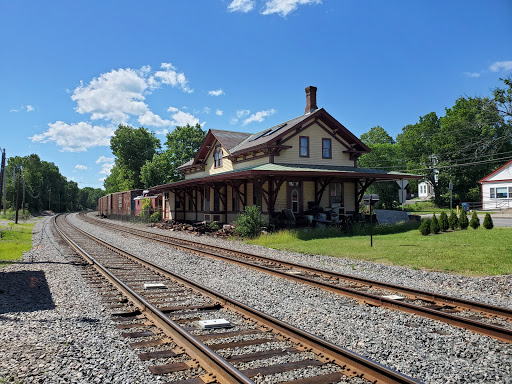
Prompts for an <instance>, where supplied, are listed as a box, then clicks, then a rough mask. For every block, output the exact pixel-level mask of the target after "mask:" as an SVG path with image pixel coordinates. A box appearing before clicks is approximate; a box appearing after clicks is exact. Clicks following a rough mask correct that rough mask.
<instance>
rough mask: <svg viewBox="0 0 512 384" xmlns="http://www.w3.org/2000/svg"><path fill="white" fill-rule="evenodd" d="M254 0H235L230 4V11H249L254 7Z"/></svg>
mask: <svg viewBox="0 0 512 384" xmlns="http://www.w3.org/2000/svg"><path fill="white" fill-rule="evenodd" d="M254 4H255V2H254V0H233V1H232V2H231V3H230V4H229V5H228V10H229V12H242V13H247V12H249V11H251V10H252V9H253V8H254Z"/></svg>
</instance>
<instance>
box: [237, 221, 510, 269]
mask: <svg viewBox="0 0 512 384" xmlns="http://www.w3.org/2000/svg"><path fill="white" fill-rule="evenodd" d="M511 239H512V228H504V227H503V228H496V227H495V228H493V229H491V230H487V229H484V228H482V227H480V228H478V229H476V230H475V229H471V228H469V229H467V230H464V231H462V230H456V231H453V232H451V231H450V232H444V233H440V234H437V235H429V236H421V234H420V233H419V231H418V230H409V231H405V232H401V233H391V234H377V235H374V236H373V247H370V236H368V235H363V236H342V235H340V234H339V233H338V234H336V233H335V232H334V231H332V233H331V234H330V236H329V234H328V233H327V232H325V231H324V232H320V233H319V234H318V235H316V236H315V235H314V231H310V232H309V234H308V232H307V231H301V230H285V231H279V232H276V233H272V234H268V235H262V236H260V237H258V238H256V239H252V240H251V239H249V240H246V242H247V243H249V244H257V245H261V246H265V247H268V248H273V249H281V250H287V251H293V252H300V253H305V254H313V255H326V256H334V257H343V258H348V259H356V260H366V261H372V262H377V263H384V264H394V265H401V266H406V267H410V268H413V269H422V270H429V271H440V272H449V273H455V274H462V275H467V276H486V275H504V274H511V273H512V241H511Z"/></svg>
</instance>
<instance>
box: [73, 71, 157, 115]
mask: <svg viewBox="0 0 512 384" xmlns="http://www.w3.org/2000/svg"><path fill="white" fill-rule="evenodd" d="M147 88H148V83H147V81H146V79H145V78H144V77H143V74H142V73H141V72H140V71H135V70H133V69H130V68H128V69H119V70H117V71H116V70H112V71H110V72H107V73H104V74H102V75H101V76H100V77H98V78H94V79H92V80H91V82H90V83H89V84H88V85H84V84H83V83H81V84H80V86H78V87H77V88H76V89H75V90H74V91H73V95H71V100H73V101H76V103H77V106H76V108H75V111H77V112H78V113H81V114H84V113H90V114H91V119H93V120H97V119H107V120H112V121H113V122H115V123H124V122H126V120H127V119H128V115H143V114H144V113H146V111H147V110H148V107H147V105H146V103H144V101H143V100H144V99H145V97H144V95H143V92H144V91H146V90H147Z"/></svg>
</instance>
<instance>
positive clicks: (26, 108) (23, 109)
mask: <svg viewBox="0 0 512 384" xmlns="http://www.w3.org/2000/svg"><path fill="white" fill-rule="evenodd" d="M25 110H26V111H27V112H33V111H35V110H36V109H35V108H34V107H33V106H31V105H30V104H28V105H22V106H20V107H18V108H13V109H11V110H9V112H22V111H25Z"/></svg>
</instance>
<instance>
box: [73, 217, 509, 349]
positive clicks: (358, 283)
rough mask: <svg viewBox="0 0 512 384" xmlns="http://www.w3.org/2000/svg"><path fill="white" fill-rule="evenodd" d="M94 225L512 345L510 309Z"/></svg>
mask: <svg viewBox="0 0 512 384" xmlns="http://www.w3.org/2000/svg"><path fill="white" fill-rule="evenodd" d="M80 217H81V218H82V219H83V220H86V221H88V222H90V223H93V224H95V225H100V226H102V227H104V228H108V229H111V230H114V231H120V232H123V233H128V234H130V235H133V236H138V237H141V238H144V239H149V240H153V241H157V242H160V243H163V244H166V245H169V246H172V247H175V248H179V249H182V250H185V251H188V252H192V253H195V254H198V255H201V256H208V257H213V258H217V259H221V260H224V261H227V262H231V263H235V264H239V265H243V266H245V267H250V268H253V269H257V270H259V271H263V272H266V273H269V274H273V275H276V276H279V277H282V278H286V279H291V280H294V281H298V282H301V283H304V284H308V285H311V286H314V287H317V288H321V289H324V290H328V291H331V292H334V293H337V294H340V295H343V296H347V297H350V298H352V299H354V300H356V301H358V302H359V303H363V304H368V305H373V306H380V307H385V308H389V309H394V310H399V311H403V312H407V313H412V314H415V315H419V316H423V317H427V318H430V319H433V320H438V321H442V322H445V323H448V324H451V325H454V326H457V327H460V328H464V329H467V330H470V331H473V332H476V333H480V334H483V335H486V336H490V337H494V338H496V339H499V340H501V341H505V342H508V343H512V323H511V320H512V309H509V308H504V307H498V306H493V305H489V304H485V303H480V302H476V301H470V300H464V299H459V298H456V297H451V296H446V295H441V294H437V293H433V292H428V291H422V290H418V289H412V288H407V287H403V286H399V285H394V284H389V283H385V282H381V281H377V280H370V279H365V278H361V277H356V276H351V275H346V274H341V273H336V272H332V271H328V270H324V269H320V268H314V267H309V266H305V265H301V264H296V263H292V262H288V261H284V260H278V259H274V258H270V257H265V256H261V255H256V254H253V253H248V252H241V251H236V250H233V249H229V248H225V247H218V246H213V245H209V244H204V243H199V242H194V241H191V240H185V239H181V238H177V237H173V236H168V235H163V234H157V233H154V232H149V231H144V230H140V229H135V228H131V227H126V226H122V225H117V224H112V223H108V222H105V221H102V220H98V219H93V218H91V217H89V216H87V215H83V214H82V215H80Z"/></svg>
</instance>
